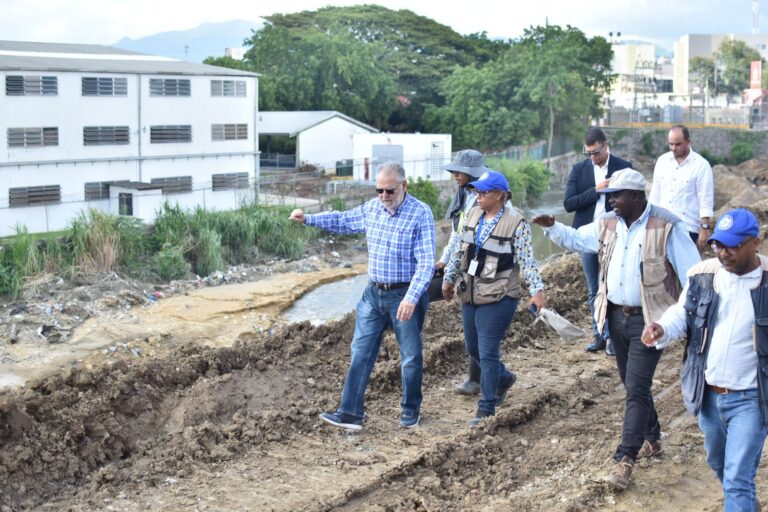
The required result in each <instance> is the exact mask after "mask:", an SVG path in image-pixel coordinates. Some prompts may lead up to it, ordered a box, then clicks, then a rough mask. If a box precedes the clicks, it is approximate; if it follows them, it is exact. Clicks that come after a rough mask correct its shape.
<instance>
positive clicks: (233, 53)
mask: <svg viewBox="0 0 768 512" xmlns="http://www.w3.org/2000/svg"><path fill="white" fill-rule="evenodd" d="M245 51H246V50H245V48H224V56H226V57H231V58H233V59H235V60H243V58H244V57H245Z"/></svg>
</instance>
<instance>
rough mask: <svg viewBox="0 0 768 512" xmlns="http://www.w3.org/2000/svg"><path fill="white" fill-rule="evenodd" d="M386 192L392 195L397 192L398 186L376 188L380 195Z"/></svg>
mask: <svg viewBox="0 0 768 512" xmlns="http://www.w3.org/2000/svg"><path fill="white" fill-rule="evenodd" d="M384 192H386V193H387V195H390V196H391V195H394V193H395V192H397V187H395V188H377V189H376V193H377V194H379V195H381V194H383V193H384Z"/></svg>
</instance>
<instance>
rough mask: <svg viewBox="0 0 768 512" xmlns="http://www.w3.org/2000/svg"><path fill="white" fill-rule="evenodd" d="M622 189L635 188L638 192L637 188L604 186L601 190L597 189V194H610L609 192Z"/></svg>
mask: <svg viewBox="0 0 768 512" xmlns="http://www.w3.org/2000/svg"><path fill="white" fill-rule="evenodd" d="M622 190H636V191H638V192H640V189H639V188H604V189H602V190H598V191H597V193H598V194H610V193H611V192H621V191H622ZM642 192H645V189H643V190H642Z"/></svg>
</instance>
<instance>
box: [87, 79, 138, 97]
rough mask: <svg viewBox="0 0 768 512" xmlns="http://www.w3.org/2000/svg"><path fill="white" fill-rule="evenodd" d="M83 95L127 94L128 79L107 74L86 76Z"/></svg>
mask: <svg viewBox="0 0 768 512" xmlns="http://www.w3.org/2000/svg"><path fill="white" fill-rule="evenodd" d="M82 88H83V96H127V95H128V79H127V78H112V77H107V76H84V77H83V82H82Z"/></svg>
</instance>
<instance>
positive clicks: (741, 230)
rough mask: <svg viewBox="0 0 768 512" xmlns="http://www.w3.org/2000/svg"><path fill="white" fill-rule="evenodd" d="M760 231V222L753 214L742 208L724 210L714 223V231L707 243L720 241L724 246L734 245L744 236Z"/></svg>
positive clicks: (754, 235)
mask: <svg viewBox="0 0 768 512" xmlns="http://www.w3.org/2000/svg"><path fill="white" fill-rule="evenodd" d="M759 233H760V223H758V222H757V219H756V218H755V216H754V214H753V213H752V212H751V211H749V210H745V209H744V208H737V209H735V210H730V211H728V212H725V213H724V214H723V216H722V217H720V219H719V220H718V221H717V224H715V232H714V233H713V234H712V236H711V237H709V239H708V240H707V243H712V242H720V243H721V244H723V245H725V246H726V247H736V246H737V245H739V244H740V243H741V242H743V241H744V240H745V239H746V238H749V237H751V236H752V237H756V236H757V235H758V234H759Z"/></svg>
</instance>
